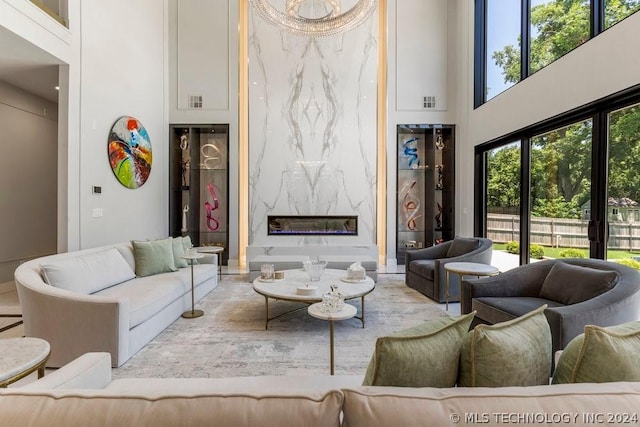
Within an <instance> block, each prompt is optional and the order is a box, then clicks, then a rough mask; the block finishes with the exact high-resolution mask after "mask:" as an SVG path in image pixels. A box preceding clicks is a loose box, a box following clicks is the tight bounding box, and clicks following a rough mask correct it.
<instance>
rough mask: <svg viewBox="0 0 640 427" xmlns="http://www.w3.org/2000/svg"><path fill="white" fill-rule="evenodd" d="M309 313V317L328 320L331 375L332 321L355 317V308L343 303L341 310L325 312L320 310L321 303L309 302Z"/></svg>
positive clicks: (332, 366) (332, 369) (332, 368)
mask: <svg viewBox="0 0 640 427" xmlns="http://www.w3.org/2000/svg"><path fill="white" fill-rule="evenodd" d="M307 310H308V312H309V315H311V317H315V318H316V319H320V320H328V321H329V354H330V358H331V362H330V363H331V375H333V371H334V363H333V321H334V320H346V319H351V318H352V317H355V315H356V313H357V311H358V310H357V309H356V308H355V307H354V306H352V305H351V304H345V305H344V307H342V310H340V311H338V312H335V313H325V312H324V311H322V303H321V302H317V303H315V304H311V305H310V306H309V308H308V309H307Z"/></svg>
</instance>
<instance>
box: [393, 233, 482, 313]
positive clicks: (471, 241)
mask: <svg viewBox="0 0 640 427" xmlns="http://www.w3.org/2000/svg"><path fill="white" fill-rule="evenodd" d="M492 253H493V242H492V241H491V240H489V239H485V238H482V237H473V238H460V237H456V238H455V239H453V240H449V241H447V242H443V243H440V244H438V245H435V246H431V247H428V248H424V249H416V250H410V251H407V253H406V255H405V268H406V275H405V283H406V284H407V286H409V287H410V288H413V289H415V290H417V291H418V292H420V293H422V294H424V295H426V296H427V297H429V298H431V299H432V300H435V301H438V302H444V301H445V294H446V277H447V276H446V272H445V269H444V266H445V264H447V263H450V262H477V263H480V264H490V263H491V255H492ZM449 280H450V287H449V293H450V295H449V301H450V302H451V301H459V298H460V286H459V282H460V279H459V277H458V275H457V274H452V275H450V277H449Z"/></svg>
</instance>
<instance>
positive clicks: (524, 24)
mask: <svg viewBox="0 0 640 427" xmlns="http://www.w3.org/2000/svg"><path fill="white" fill-rule="evenodd" d="M487 1H488V0H475V2H474V61H473V64H474V65H473V73H474V79H473V82H474V84H473V87H474V93H473V108H474V109H476V108H478V107H480V106H482V105H483V104H484V103H486V102H488V101H489V100H487V99H486V93H487V92H486V90H487V59H486V58H487V55H486V53H487V52H486V51H487ZM520 2H521V5H520V40H521V46H520V80H519V81H518V82H516V83H514V84H513V85H512V86H510V87H513V86H515V85H517V84H518V83H520V82H521V81H523V80H525V79H526V78H528V77H529V76H531V75H533V74H535V73H531V72H530V57H531V0H520ZM589 7H590V26H589V27H590V34H589V40H591V39H592V38H594V37H596V36H597V35H599V34H601V33H602V32H604V31H606V30H607V29H608V28H605V27H604V25H605V0H590V6H589ZM638 12H640V10H636V11H635V12H633V13H631V14H629V15H627V16H626V17H624V18H623V19H621V20H620V21H618V22H621V21H622V20H624V19H627V18H628V17H629V16H631V15H634V14H635V13H638ZM618 22H616V24H617V23H618ZM613 26H615V24H614V25H612V26H611V27H613ZM611 27H609V28H611ZM589 40H587V41H589ZM585 43H586V42H585ZM578 46H581V45H578ZM578 46H575V47H574V48H573V49H575V48H576V47H578ZM573 49H572V50H573ZM569 52H571V50H570V51H569ZM569 52H566V53H565V54H564V55H566V54H567V53H569ZM564 55H563V56H564ZM559 58H561V57H559ZM559 58H556V59H555V60H554V61H552V62H551V64H552V63H553V62H555V61H556V60H558V59H559ZM547 65H549V64H547ZM545 67H546V65H545ZM543 68H544V67H543ZM543 68H541V69H543ZM537 71H540V70H537ZM537 71H536V72H537ZM508 89H509V88H507V89H505V90H508ZM500 93H502V92H500ZM500 93H498V94H496V95H495V96H499V95H500ZM495 96H494V97H495ZM494 97H492V98H491V99H493V98H494Z"/></svg>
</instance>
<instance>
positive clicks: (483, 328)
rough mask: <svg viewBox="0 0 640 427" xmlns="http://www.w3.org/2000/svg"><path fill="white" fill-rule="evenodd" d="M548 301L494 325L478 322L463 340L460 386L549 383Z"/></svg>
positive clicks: (549, 334) (549, 336)
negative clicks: (546, 310) (516, 316)
mask: <svg viewBox="0 0 640 427" xmlns="http://www.w3.org/2000/svg"><path fill="white" fill-rule="evenodd" d="M546 308H547V306H546V304H545V305H543V306H542V307H539V308H537V309H535V310H533V311H530V312H529V313H527V314H525V315H523V316H520V317H518V318H515V319H513V320H509V321H508V322H502V323H496V324H495V325H478V326H476V327H475V329H474V330H472V331H469V333H467V335H466V336H465V338H464V342H463V343H462V354H461V356H460V378H459V380H458V386H461V387H508V386H530V385H544V384H549V377H550V376H551V329H550V328H549V323H547V318H546V317H545V315H544V310H545V309H546Z"/></svg>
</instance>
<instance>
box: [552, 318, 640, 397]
mask: <svg viewBox="0 0 640 427" xmlns="http://www.w3.org/2000/svg"><path fill="white" fill-rule="evenodd" d="M638 354H640V322H639V321H634V322H628V323H624V324H622V325H617V326H610V327H607V328H602V327H600V326H594V325H587V326H585V327H584V333H583V334H580V335H578V336H577V337H575V338H574V339H573V340H571V342H570V343H569V344H567V347H566V348H565V349H564V350H563V351H562V354H561V355H560V359H559V360H558V366H557V367H556V370H555V372H554V373H553V381H552V382H553V384H567V383H604V382H617V381H640V363H638Z"/></svg>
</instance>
